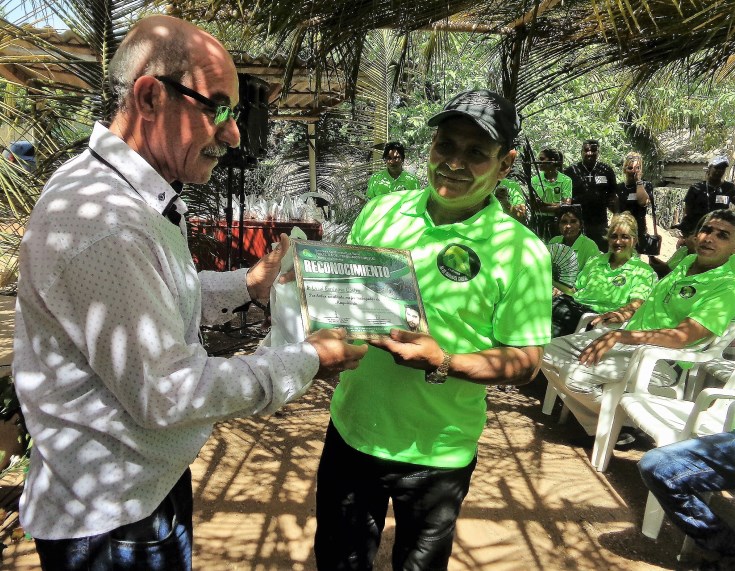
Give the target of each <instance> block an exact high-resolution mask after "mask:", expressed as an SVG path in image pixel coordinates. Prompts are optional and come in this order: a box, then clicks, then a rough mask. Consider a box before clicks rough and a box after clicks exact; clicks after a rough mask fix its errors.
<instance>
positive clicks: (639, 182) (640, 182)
mask: <svg viewBox="0 0 735 571" xmlns="http://www.w3.org/2000/svg"><path fill="white" fill-rule="evenodd" d="M639 184H640V185H643V184H646V183H645V182H643V181H642V180H638V181H636V183H635V185H636V186H638V185H639Z"/></svg>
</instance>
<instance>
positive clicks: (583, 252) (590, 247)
mask: <svg viewBox="0 0 735 571" xmlns="http://www.w3.org/2000/svg"><path fill="white" fill-rule="evenodd" d="M563 243H564V237H563V236H554V237H553V238H552V239H551V240H549V244H563ZM572 250H574V251H575V252H576V253H577V265H578V266H579V271H582V269H583V268H584V267H585V265H586V264H587V262H588V261H589V260H590V259H592V258H596V257H598V256H599V255H600V249H599V248H598V247H597V244H595V241H594V240H592V239H590V238H588V237H587V236H585V235H584V234H580V235H579V236H577V239H576V240H575V241H574V244H572Z"/></svg>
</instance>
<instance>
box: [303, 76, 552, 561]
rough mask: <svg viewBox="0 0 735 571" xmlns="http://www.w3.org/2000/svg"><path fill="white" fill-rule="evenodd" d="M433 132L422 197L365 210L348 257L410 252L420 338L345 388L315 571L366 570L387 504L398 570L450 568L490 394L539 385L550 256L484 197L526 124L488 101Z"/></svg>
mask: <svg viewBox="0 0 735 571" xmlns="http://www.w3.org/2000/svg"><path fill="white" fill-rule="evenodd" d="M429 125H430V126H433V127H437V130H436V133H435V134H434V138H433V141H432V144H431V149H430V152H429V166H428V178H429V186H428V188H426V189H423V190H420V189H417V190H409V191H405V192H403V193H399V194H387V195H384V196H381V197H378V198H376V199H375V200H371V201H370V202H369V203H368V204H367V206H366V207H365V209H364V210H363V211H362V213H361V214H360V216H359V217H358V218H357V220H356V222H355V224H354V226H353V228H352V231H351V233H350V237H349V241H350V242H351V243H353V244H359V245H365V246H371V247H386V248H403V249H409V250H411V254H412V258H413V262H414V265H415V268H416V275H417V279H418V283H419V289H420V291H421V296H422V300H423V305H424V307H425V309H426V317H427V322H428V325H429V332H430V334H423V333H416V332H409V331H402V330H393V331H391V334H390V336H389V337H385V338H381V339H379V340H375V341H371V347H370V348H369V350H368V352H367V354H366V355H365V358H364V360H363V361H362V362H361V364H360V366H359V368H358V369H356V370H355V371H354V374H350V375H341V376H340V383H339V385H338V386H337V388H336V390H335V392H334V397H333V399H332V405H331V416H332V421H331V422H330V424H329V427H328V428H327V435H326V439H325V444H324V451H323V454H322V459H321V462H320V466H319V472H318V475H317V531H316V540H315V551H316V561H317V567H318V568H319V569H321V570H332V569H366V570H367V569H372V565H373V558H374V557H375V553H376V551H377V548H378V545H379V543H380V536H381V532H382V529H383V525H384V523H385V517H386V512H387V509H388V504H389V501H392V503H393V511H394V514H395V518H396V536H395V537H396V540H395V545H394V547H393V568H394V569H446V567H447V562H448V560H449V557H450V555H451V551H452V542H453V537H454V529H455V523H456V519H457V516H458V514H459V510H460V506H461V504H462V501H463V500H464V497H465V495H466V494H467V491H468V489H469V484H470V477H471V475H472V471H473V469H474V467H475V463H476V461H477V442H478V440H479V437H480V435H481V433H482V430H483V427H484V426H485V422H486V418H487V415H486V405H485V395H486V385H495V384H516V385H517V384H523V383H526V382H528V381H530V380H531V379H532V378H533V376H534V375H535V373H536V370H537V367H538V365H539V363H540V358H541V355H542V346H543V345H544V344H545V343H547V342H548V341H549V334H550V328H551V321H550V318H551V315H550V313H551V312H550V308H551V265H550V260H549V254H548V251H547V250H546V249H545V247H544V246H543V244H542V243H541V242H540V241H539V240H538V238H536V237H535V236H534V235H533V234H532V233H531V231H530V230H528V229H527V228H525V227H524V226H523V225H521V224H520V223H518V222H517V221H516V220H513V219H512V218H511V217H510V216H508V215H507V214H504V213H503V211H502V208H501V206H500V204H499V202H498V200H497V199H496V198H495V197H494V195H493V190H494V189H495V187H496V185H497V183H498V181H499V180H500V179H502V178H503V177H504V176H505V175H506V174H507V173H508V172H509V170H510V168H511V166H512V164H513V161H514V159H515V155H516V151H515V150H513V144H514V139H515V138H516V136H517V135H518V132H519V130H520V121H519V119H518V115H517V114H516V110H515V108H514V107H513V105H512V104H511V103H510V102H508V101H507V100H505V99H503V98H502V97H500V96H499V95H497V94H495V93H492V92H490V91H487V90H475V91H468V92H465V93H462V94H460V95H457V96H456V97H455V98H453V99H452V100H451V101H450V102H449V103H448V104H447V105H446V106H445V108H444V110H443V111H442V112H441V113H439V114H438V115H435V116H434V117H432V118H431V119H430V120H429Z"/></svg>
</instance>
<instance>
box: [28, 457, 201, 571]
mask: <svg viewBox="0 0 735 571" xmlns="http://www.w3.org/2000/svg"><path fill="white" fill-rule="evenodd" d="M192 536H193V534H192V492H191V470H189V469H188V468H187V469H186V472H184V474H183V475H182V476H181V478H180V479H179V481H178V482H177V483H176V485H175V486H174V487H173V488H172V489H171V491H170V492H169V493H168V495H167V496H166V497H165V498H164V499H163V501H162V502H161V504H160V505H159V506H158V507H157V508H156V509H155V511H154V512H153V513H152V514H151V515H150V516H148V517H146V518H144V519H142V520H140V521H137V522H135V523H130V524H127V525H123V526H121V527H118V528H116V529H113V530H112V531H108V532H106V533H101V534H99V535H92V536H89V537H79V538H75V539H36V540H35V541H36V551H37V552H38V555H39V557H40V558H41V567H42V569H44V571H51V570H53V571H82V570H84V571H108V570H109V571H113V570H114V571H190V570H191V547H192Z"/></svg>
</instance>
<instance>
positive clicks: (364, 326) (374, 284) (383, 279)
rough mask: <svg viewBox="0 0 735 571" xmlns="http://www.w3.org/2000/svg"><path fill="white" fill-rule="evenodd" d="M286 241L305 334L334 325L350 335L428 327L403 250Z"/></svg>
mask: <svg viewBox="0 0 735 571" xmlns="http://www.w3.org/2000/svg"><path fill="white" fill-rule="evenodd" d="M291 243H292V248H293V255H294V270H295V273H296V284H297V287H298V289H299V295H300V296H301V315H302V317H303V321H304V329H305V331H306V334H307V335H309V334H311V333H313V332H314V331H317V330H319V329H335V328H337V327H344V328H345V329H347V334H348V336H349V337H350V338H352V339H370V338H372V337H376V336H380V335H388V334H389V333H390V330H391V329H393V328H398V329H406V330H408V331H419V332H423V333H426V332H427V331H428V327H427V324H426V314H425V313H424V306H423V304H422V303H421V295H420V294H419V288H418V284H417V282H416V273H415V271H414V268H413V261H412V260H411V253H410V252H409V251H408V250H394V249H390V248H369V247H366V246H350V245H347V244H330V243H326V242H314V241H309V240H292V241H291Z"/></svg>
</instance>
